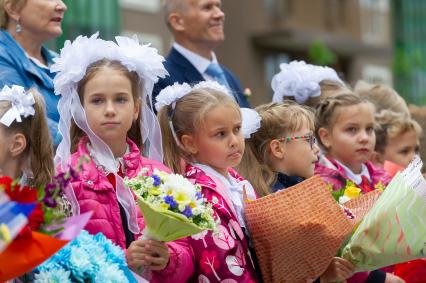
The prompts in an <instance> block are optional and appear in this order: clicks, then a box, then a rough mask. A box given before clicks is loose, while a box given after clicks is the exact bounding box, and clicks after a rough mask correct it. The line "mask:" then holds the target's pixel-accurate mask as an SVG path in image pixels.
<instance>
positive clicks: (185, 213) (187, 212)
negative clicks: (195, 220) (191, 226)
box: [182, 205, 193, 217]
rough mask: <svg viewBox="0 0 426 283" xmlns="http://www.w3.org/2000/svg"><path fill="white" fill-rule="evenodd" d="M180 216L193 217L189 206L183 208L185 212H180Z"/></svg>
mask: <svg viewBox="0 0 426 283" xmlns="http://www.w3.org/2000/svg"><path fill="white" fill-rule="evenodd" d="M182 214H183V215H185V216H186V217H191V216H192V215H193V214H192V209H191V207H190V206H189V205H187V206H185V210H184V211H182Z"/></svg>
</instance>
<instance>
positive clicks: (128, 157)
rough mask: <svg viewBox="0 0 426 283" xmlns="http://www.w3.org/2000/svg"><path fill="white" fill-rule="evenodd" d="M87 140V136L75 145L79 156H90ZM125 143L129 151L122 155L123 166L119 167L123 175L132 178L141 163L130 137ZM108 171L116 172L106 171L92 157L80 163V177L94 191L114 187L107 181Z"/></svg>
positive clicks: (138, 153)
mask: <svg viewBox="0 0 426 283" xmlns="http://www.w3.org/2000/svg"><path fill="white" fill-rule="evenodd" d="M88 142H89V139H88V137H87V136H85V137H83V138H82V139H81V140H80V142H79V144H78V147H77V150H78V155H79V156H91V155H90V152H89V149H88V147H87V143H88ZM127 144H128V145H129V152H128V153H126V154H125V155H123V157H122V159H123V163H122V164H124V168H121V169H122V171H123V172H125V176H127V177H129V178H132V177H134V176H136V175H137V174H138V173H139V172H140V170H141V169H142V167H143V164H142V161H141V160H142V158H141V155H140V151H139V148H138V147H137V145H136V144H135V143H134V142H133V141H131V140H130V139H127ZM118 170H119V168H117V171H118ZM108 173H116V172H106V171H105V168H104V167H103V166H102V165H100V164H96V162H95V159H94V158H93V157H92V158H89V160H88V161H87V162H83V163H82V173H81V174H80V178H81V180H82V182H83V184H84V185H85V186H86V187H88V188H91V189H93V190H95V191H96V190H100V191H102V190H110V189H114V187H113V186H112V184H111V183H110V182H109V181H108V178H107V175H108Z"/></svg>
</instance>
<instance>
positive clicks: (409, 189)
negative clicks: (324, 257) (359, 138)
mask: <svg viewBox="0 0 426 283" xmlns="http://www.w3.org/2000/svg"><path fill="white" fill-rule="evenodd" d="M421 167H422V162H421V160H420V159H419V158H416V159H415V160H413V162H411V164H410V165H409V166H408V167H407V168H406V169H405V170H404V171H403V172H401V173H398V174H397V175H396V176H395V177H394V178H393V179H392V181H391V182H390V183H389V185H388V186H387V188H386V190H384V192H383V193H382V195H381V196H380V198H379V199H378V200H377V202H376V203H375V205H374V206H373V208H372V209H371V210H370V211H369V212H368V213H367V214H366V215H365V217H364V218H363V220H362V221H361V222H360V224H359V226H358V228H357V229H356V230H355V232H354V234H353V235H352V237H351V239H350V240H349V242H348V243H347V244H346V246H345V247H344V248H343V250H342V251H343V252H342V256H343V257H344V258H346V259H348V260H350V261H351V262H353V263H354V264H355V265H356V266H357V270H358V271H366V270H375V269H378V268H381V267H384V266H389V265H393V264H395V263H399V262H405V261H409V260H412V259H416V258H423V257H425V254H424V252H425V248H426V246H425V245H426V218H425V215H426V181H425V179H424V178H423V176H422V174H421V172H420V168H421Z"/></svg>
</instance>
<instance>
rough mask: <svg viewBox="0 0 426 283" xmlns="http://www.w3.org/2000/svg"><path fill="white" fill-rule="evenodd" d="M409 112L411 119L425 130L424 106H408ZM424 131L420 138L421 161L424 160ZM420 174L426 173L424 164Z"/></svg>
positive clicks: (425, 150)
mask: <svg viewBox="0 0 426 283" xmlns="http://www.w3.org/2000/svg"><path fill="white" fill-rule="evenodd" d="M408 109H409V110H410V114H411V117H413V119H414V120H416V121H417V122H418V123H419V124H420V127H421V128H422V129H425V128H426V107H425V106H417V105H410V106H409V107H408ZM425 134H426V131H423V133H422V135H421V136H420V157H421V159H422V160H426V138H425ZM422 172H426V163H425V164H423V168H422Z"/></svg>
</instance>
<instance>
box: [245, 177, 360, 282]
mask: <svg viewBox="0 0 426 283" xmlns="http://www.w3.org/2000/svg"><path fill="white" fill-rule="evenodd" d="M345 212H346V211H344V209H342V207H341V206H339V204H337V203H336V201H334V199H333V197H332V196H331V194H330V192H329V190H328V189H327V185H326V184H325V183H324V182H323V181H322V179H321V178H320V177H319V176H314V177H312V178H309V179H307V180H305V181H303V182H302V183H299V184H297V185H295V186H292V187H290V188H287V189H285V190H281V191H278V192H276V193H273V194H270V195H267V196H265V197H262V198H259V199H256V200H250V201H247V200H246V203H245V216H246V221H247V227H248V229H249V232H250V235H251V239H252V241H253V244H254V248H255V250H256V255H257V258H258V261H259V266H260V268H261V273H262V277H263V281H264V282H271V283H273V282H307V280H315V279H316V278H318V276H319V275H321V273H323V272H324V270H325V269H326V268H327V266H328V265H329V263H330V261H331V259H332V258H333V257H334V256H335V255H336V253H337V251H338V249H339V248H340V247H341V246H342V244H343V242H344V240H345V239H346V238H347V236H348V234H349V233H350V232H351V231H352V229H353V226H354V223H353V222H352V221H351V220H350V219H349V217H348V215H347V213H345Z"/></svg>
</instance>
